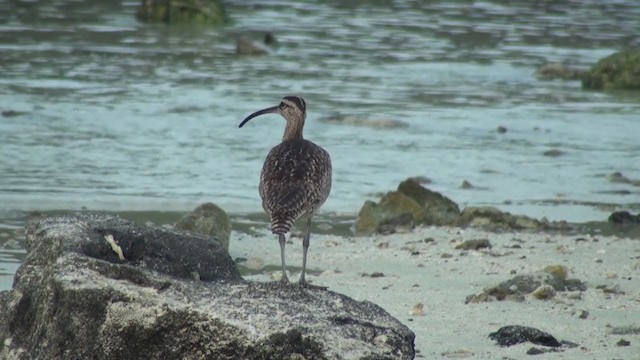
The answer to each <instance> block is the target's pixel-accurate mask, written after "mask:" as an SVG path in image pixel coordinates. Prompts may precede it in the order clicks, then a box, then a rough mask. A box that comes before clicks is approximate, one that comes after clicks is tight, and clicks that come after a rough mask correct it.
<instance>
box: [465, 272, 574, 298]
mask: <svg viewBox="0 0 640 360" xmlns="http://www.w3.org/2000/svg"><path fill="white" fill-rule="evenodd" d="M566 275H567V274H566V272H565V273H562V272H561V271H558V270H556V267H555V266H553V267H547V268H545V269H544V270H542V271H538V272H534V273H532V274H525V275H516V276H514V277H513V278H511V279H509V280H506V281H503V282H501V283H500V284H498V285H496V286H492V287H489V288H486V289H484V291H483V292H482V293H480V294H474V295H469V296H467V299H466V301H465V303H467V304H468V303H479V302H487V301H495V300H498V301H503V300H513V301H523V300H524V297H525V295H529V294H532V293H534V292H535V291H541V289H540V288H541V287H543V286H548V287H549V288H550V289H552V290H554V291H585V290H587V286H586V285H585V284H584V283H583V282H582V281H580V280H578V279H567V278H566ZM532 295H533V296H534V297H536V298H540V297H537V296H536V294H532ZM543 298H544V297H543Z"/></svg>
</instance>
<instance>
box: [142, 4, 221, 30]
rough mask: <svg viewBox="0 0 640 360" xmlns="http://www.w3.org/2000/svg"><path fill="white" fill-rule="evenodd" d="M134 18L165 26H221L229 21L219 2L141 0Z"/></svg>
mask: <svg viewBox="0 0 640 360" xmlns="http://www.w3.org/2000/svg"><path fill="white" fill-rule="evenodd" d="M136 17H137V18H138V20H140V21H147V22H163V23H167V24H199V25H221V24H224V23H226V22H228V20H229V19H228V17H227V13H226V11H225V9H224V6H223V4H222V1H221V0H142V4H141V5H140V8H139V9H138V13H137V14H136Z"/></svg>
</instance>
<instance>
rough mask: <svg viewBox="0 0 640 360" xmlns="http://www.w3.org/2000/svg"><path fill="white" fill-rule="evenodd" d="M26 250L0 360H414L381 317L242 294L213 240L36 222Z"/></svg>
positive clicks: (97, 218)
mask: <svg viewBox="0 0 640 360" xmlns="http://www.w3.org/2000/svg"><path fill="white" fill-rule="evenodd" d="M109 235H111V236H112V237H113V241H112V242H111V244H110V243H108V242H107V240H106V239H105V237H106V238H110V236H109ZM27 244H28V254H27V258H26V260H25V262H24V263H23V264H22V266H21V267H20V269H19V270H18V273H17V274H16V278H15V281H14V288H13V289H12V290H10V291H3V292H0V339H2V346H0V358H2V359H17V360H26V359H56V360H57V359H178V358H179V359H342V358H345V359H346V358H348V359H364V358H369V359H371V358H375V359H413V357H414V347H413V340H414V334H413V333H412V332H411V331H410V330H409V329H408V328H407V327H405V326H404V325H402V324H401V323H400V322H399V321H398V320H396V319H394V318H393V317H391V316H390V315H389V314H388V313H386V312H385V311H384V310H383V309H381V308H380V307H378V306H377V305H375V304H372V303H370V302H366V301H365V302H358V301H355V300H353V299H351V298H348V297H346V296H344V295H340V294H337V293H334V292H331V291H327V290H323V289H319V288H311V289H305V288H301V287H298V286H295V285H291V286H283V285H281V284H280V283H248V282H244V281H242V279H240V277H239V275H238V273H237V271H236V270H235V267H234V266H233V262H232V261H231V258H230V257H229V255H228V253H227V252H226V251H225V250H224V249H223V248H222V247H221V246H220V245H219V244H217V243H216V242H212V241H210V239H208V238H206V237H204V236H200V235H194V234H184V233H179V232H175V231H172V230H166V229H160V228H151V227H139V226H136V225H135V224H133V223H131V222H128V221H125V220H122V219H120V218H118V217H114V216H107V215H95V214H94V215H75V216H62V217H56V218H48V219H41V220H38V221H36V222H34V223H32V224H31V225H30V226H29V229H28V231H27ZM194 274H195V275H197V276H194ZM194 278H195V279H198V278H199V279H200V280H201V281H197V280H194ZM202 280H207V281H202Z"/></svg>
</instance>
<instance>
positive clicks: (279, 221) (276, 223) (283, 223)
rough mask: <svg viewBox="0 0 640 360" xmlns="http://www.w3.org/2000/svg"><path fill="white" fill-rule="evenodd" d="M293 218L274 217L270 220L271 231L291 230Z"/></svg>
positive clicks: (281, 232)
mask: <svg viewBox="0 0 640 360" xmlns="http://www.w3.org/2000/svg"><path fill="white" fill-rule="evenodd" d="M293 222H294V219H292V218H288V217H282V218H274V219H272V220H271V232H272V233H274V234H286V233H288V232H289V230H291V227H292V226H293Z"/></svg>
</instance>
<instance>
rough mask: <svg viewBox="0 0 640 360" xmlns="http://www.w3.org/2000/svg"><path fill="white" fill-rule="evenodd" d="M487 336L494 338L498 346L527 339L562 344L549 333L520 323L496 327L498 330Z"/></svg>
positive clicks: (552, 344)
mask: <svg viewBox="0 0 640 360" xmlns="http://www.w3.org/2000/svg"><path fill="white" fill-rule="evenodd" d="M489 338H490V339H492V340H495V341H496V342H497V343H498V345H500V346H511V345H515V344H520V343H523V342H527V341H528V342H532V343H534V344H538V345H544V346H551V347H559V346H561V345H562V344H560V342H559V341H558V340H556V338H554V337H553V336H552V335H551V334H549V333H546V332H544V331H542V330H538V329H536V328H532V327H528V326H521V325H509V326H503V327H501V328H500V329H498V331H496V332H494V333H491V334H489Z"/></svg>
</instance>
